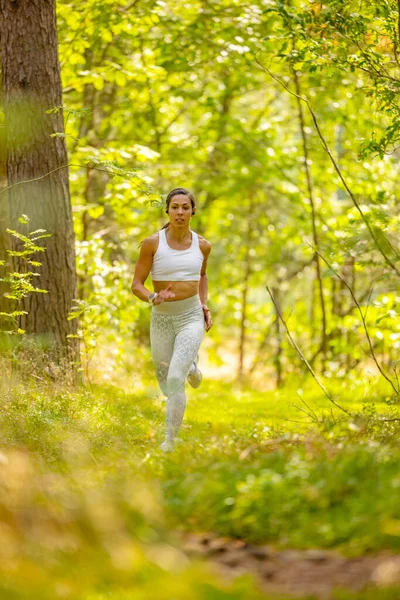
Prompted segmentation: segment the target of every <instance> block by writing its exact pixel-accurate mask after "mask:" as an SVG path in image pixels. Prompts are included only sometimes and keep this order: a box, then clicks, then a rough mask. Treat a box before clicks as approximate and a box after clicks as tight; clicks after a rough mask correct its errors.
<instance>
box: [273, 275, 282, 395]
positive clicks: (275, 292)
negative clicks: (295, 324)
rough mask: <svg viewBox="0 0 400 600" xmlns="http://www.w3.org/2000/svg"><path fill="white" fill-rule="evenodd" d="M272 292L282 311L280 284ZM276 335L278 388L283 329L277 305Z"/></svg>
mask: <svg viewBox="0 0 400 600" xmlns="http://www.w3.org/2000/svg"><path fill="white" fill-rule="evenodd" d="M272 294H273V296H274V298H275V302H276V304H277V306H278V309H279V311H280V313H281V314H282V310H281V298H280V286H279V284H278V285H277V286H276V287H273V288H272ZM275 336H276V352H275V356H274V364H275V377H276V388H277V389H278V388H280V387H281V385H282V355H283V349H282V331H281V320H280V318H279V313H278V310H277V307H276V306H275Z"/></svg>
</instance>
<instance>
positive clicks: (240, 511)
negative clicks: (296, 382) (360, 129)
mask: <svg viewBox="0 0 400 600" xmlns="http://www.w3.org/2000/svg"><path fill="white" fill-rule="evenodd" d="M334 391H335V394H336V396H337V398H338V400H340V402H341V403H342V404H343V406H345V407H346V409H347V410H348V411H349V412H351V413H352V415H351V417H349V416H347V415H345V414H344V413H341V412H340V411H338V410H337V409H335V410H334V411H331V406H330V404H329V402H328V401H327V400H326V399H325V398H324V397H323V396H322V394H321V392H320V390H319V388H317V387H316V386H315V382H314V381H306V382H304V383H303V392H302V393H303V397H304V398H305V400H306V403H307V406H308V407H309V408H311V409H312V411H313V413H312V418H310V417H308V416H307V415H305V414H304V412H302V411H301V410H299V408H295V407H294V406H292V404H296V405H297V406H298V407H300V408H303V409H304V410H307V412H309V410H308V408H306V405H305V404H302V403H301V400H300V398H299V395H298V390H297V388H293V389H290V388H285V389H284V390H281V391H279V392H277V393H275V392H263V393H258V392H257V391H255V390H250V389H245V388H235V387H234V386H232V384H227V383H224V382H216V381H211V382H204V384H203V385H202V387H201V388H200V389H199V390H196V391H195V390H191V389H189V390H188V406H187V412H186V416H185V422H184V426H183V428H182V433H181V436H180V437H181V440H182V441H181V443H179V444H178V445H177V448H176V450H175V451H174V452H173V453H172V454H167V455H164V454H162V453H161V452H160V451H159V450H158V444H159V443H160V442H161V440H162V433H163V429H164V410H165V404H164V403H163V402H162V397H161V396H160V395H159V393H158V390H157V389H156V388H155V387H154V386H153V384H151V383H148V382H145V381H144V382H142V384H141V386H139V385H136V389H134V390H126V391H123V390H121V389H118V388H117V387H114V386H109V387H105V386H97V387H95V388H94V389H93V390H91V391H88V390H81V391H76V390H75V391H72V390H68V389H63V388H61V387H57V386H56V385H42V386H40V387H39V386H37V385H34V384H29V383H28V382H25V383H23V384H22V383H19V384H16V383H15V384H13V385H12V386H8V385H4V386H2V388H1V404H0V411H1V412H0V431H1V434H0V440H1V448H0V449H1V453H0V486H1V493H0V515H1V516H0V536H1V540H2V543H1V545H0V559H1V560H0V574H1V580H0V597H1V598H2V599H3V598H4V599H15V600H17V599H18V600H19V599H25V598H26V599H28V598H29V600H35V599H36V598H37V599H39V598H40V599H43V600H46V599H47V598H49V599H53V598H71V599H73V600H80V599H85V600H103V599H106V598H113V599H118V600H125V599H126V600H128V599H129V600H130V599H132V600H141V599H142V598H143V599H145V598H146V599H148V598H157V599H160V600H164V599H168V600H173V599H179V600H180V599H184V598H185V599H190V600H192V599H193V600H197V599H199V600H203V599H204V600H205V599H207V600H214V599H215V600H222V599H229V600H233V599H235V600H247V599H249V600H250V599H254V600H257V598H260V599H261V598H265V596H263V595H261V593H259V592H258V591H257V589H256V588H255V586H254V585H253V583H252V580H251V578H250V577H242V578H239V579H237V580H236V581H235V583H234V584H233V585H228V584H227V583H222V582H220V581H219V580H218V579H217V578H216V576H215V575H213V574H211V572H209V571H208V570H207V568H206V566H204V565H202V564H199V563H196V562H192V561H189V560H188V559H187V557H186V555H185V554H184V553H183V552H182V551H181V550H180V549H179V544H178V542H177V539H178V538H177V536H176V533H177V532H179V531H206V530H210V531H214V532H217V533H219V534H220V535H226V536H237V537H240V538H244V539H246V540H248V541H252V542H260V543H271V544H274V545H276V546H280V547H296V548H309V547H335V548H338V549H340V550H341V551H342V552H344V553H347V554H351V555H361V554H363V553H366V552H368V551H374V550H378V549H383V548H387V549H390V550H393V551H398V550H399V549H400V500H399V498H400V494H399V491H400V469H399V464H400V447H399V436H398V434H399V430H400V423H399V421H396V420H395V419H397V416H396V415H397V408H396V405H395V403H394V400H393V399H392V398H391V397H390V395H389V393H388V391H387V390H383V389H381V388H380V387H379V386H375V387H373V386H369V387H367V386H366V385H365V384H360V383H357V382H346V384H343V386H342V387H341V388H340V387H338V388H337V389H336V390H334ZM300 394H301V392H300ZM383 418H385V419H386V421H383V420H382V419H383ZM316 419H318V422H317V421H316ZM399 597H400V592H399V590H391V589H380V590H375V589H374V590H371V591H367V592H364V593H363V594H359V595H351V594H347V593H345V592H342V593H339V592H338V593H337V595H336V596H335V598H337V599H341V600H347V599H350V598H351V599H352V600H353V599H356V598H357V600H358V599H360V600H361V599H362V600H367V599H368V600H370V599H371V600H372V598H373V599H374V600H375V599H376V600H378V599H379V600H395V599H396V600H398V598H399Z"/></svg>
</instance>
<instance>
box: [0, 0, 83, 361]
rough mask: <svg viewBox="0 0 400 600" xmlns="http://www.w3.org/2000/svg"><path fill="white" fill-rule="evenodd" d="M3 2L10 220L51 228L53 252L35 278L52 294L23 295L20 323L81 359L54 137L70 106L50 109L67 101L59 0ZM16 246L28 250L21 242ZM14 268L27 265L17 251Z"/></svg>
mask: <svg viewBox="0 0 400 600" xmlns="http://www.w3.org/2000/svg"><path fill="white" fill-rule="evenodd" d="M0 8H1V23H0V24H1V30H2V78H3V94H4V116H5V130H6V145H7V176H8V184H9V186H10V189H9V202H10V204H9V205H10V223H11V227H12V228H13V229H15V230H18V231H22V232H23V233H25V234H26V226H25V229H21V224H20V223H19V221H18V219H19V217H20V216H21V214H25V215H27V216H28V218H29V224H28V229H29V230H30V231H34V230H37V229H45V230H46V231H47V232H48V233H50V234H51V237H50V238H45V242H44V245H45V246H46V251H45V252H43V253H38V255H37V256H35V257H34V259H35V260H38V261H40V262H42V266H41V267H39V268H38V273H39V274H40V276H39V277H37V278H35V280H34V284H35V286H36V287H39V288H43V289H45V290H47V291H48V293H46V294H42V293H31V294H29V296H27V297H26V298H25V299H24V301H23V309H24V310H26V311H27V313H28V314H27V315H26V316H23V317H22V318H21V323H20V327H21V328H22V329H24V330H25V331H26V333H27V334H28V335H29V334H35V336H34V337H35V339H38V338H40V339H41V340H44V341H45V343H46V344H48V345H49V346H50V347H51V348H52V350H53V353H52V355H53V357H54V358H58V357H68V358H72V359H73V360H74V361H78V356H79V354H78V343H77V340H76V339H68V338H67V336H68V335H69V334H75V333H76V330H77V322H76V320H75V319H74V320H71V321H68V319H67V317H68V314H69V312H70V310H71V308H72V305H73V299H74V298H76V268H75V248H74V230H73V223H72V211H71V204H70V197H69V182H68V169H67V168H66V167H65V165H67V163H68V159H67V151H66V145H65V139H64V138H63V137H58V136H56V137H53V138H52V137H50V136H51V134H52V133H55V132H60V133H63V132H64V123H63V113H62V110H59V111H58V112H57V113H54V114H46V112H45V111H46V110H48V109H51V108H54V107H60V106H61V105H62V90H61V79H60V67H59V61H58V47H57V28H56V6H55V0H47V1H46V2H43V1H41V0H18V1H17V2H16V1H13V0H0ZM60 167H64V168H61V169H60ZM49 173H51V174H50V175H48V174H49ZM32 179H37V180H36V181H29V182H28V183H20V182H25V181H27V180H32ZM19 183H20V184H19ZM15 184H19V185H15ZM12 186H15V187H12ZM14 249H15V250H20V249H21V243H20V242H19V241H17V242H15V243H14ZM15 269H16V270H18V271H19V270H21V269H22V264H21V262H20V260H19V259H18V257H16V260H15Z"/></svg>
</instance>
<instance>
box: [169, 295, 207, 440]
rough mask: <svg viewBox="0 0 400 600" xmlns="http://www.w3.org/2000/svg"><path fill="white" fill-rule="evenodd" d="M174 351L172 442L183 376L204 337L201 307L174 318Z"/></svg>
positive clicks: (182, 396)
mask: <svg viewBox="0 0 400 600" xmlns="http://www.w3.org/2000/svg"><path fill="white" fill-rule="evenodd" d="M172 318H173V323H174V329H175V344H174V350H173V354H172V357H171V361H170V364H169V369H168V375H167V388H168V400H167V419H166V421H167V427H166V439H169V440H173V439H174V438H175V436H176V435H177V433H178V431H179V428H180V426H181V424H182V420H183V415H184V413H185V408H186V394H185V383H186V376H187V374H188V373H189V369H190V367H191V366H192V363H193V361H194V360H195V359H196V356H197V353H198V351H199V348H200V344H201V342H202V340H203V337H204V315H203V310H202V308H201V307H199V308H196V309H194V310H192V311H190V312H188V313H183V314H181V315H174V316H173V317H172Z"/></svg>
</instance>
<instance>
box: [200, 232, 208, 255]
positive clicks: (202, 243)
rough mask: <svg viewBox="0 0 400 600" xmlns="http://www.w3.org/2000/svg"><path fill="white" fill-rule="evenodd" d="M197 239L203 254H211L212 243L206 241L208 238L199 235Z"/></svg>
mask: <svg viewBox="0 0 400 600" xmlns="http://www.w3.org/2000/svg"><path fill="white" fill-rule="evenodd" d="M197 237H198V238H199V246H200V250H201V251H202V252H203V254H209V253H210V252H211V242H209V241H208V240H206V238H205V237H203V236H202V235H200V234H199V233H198V234H197Z"/></svg>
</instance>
